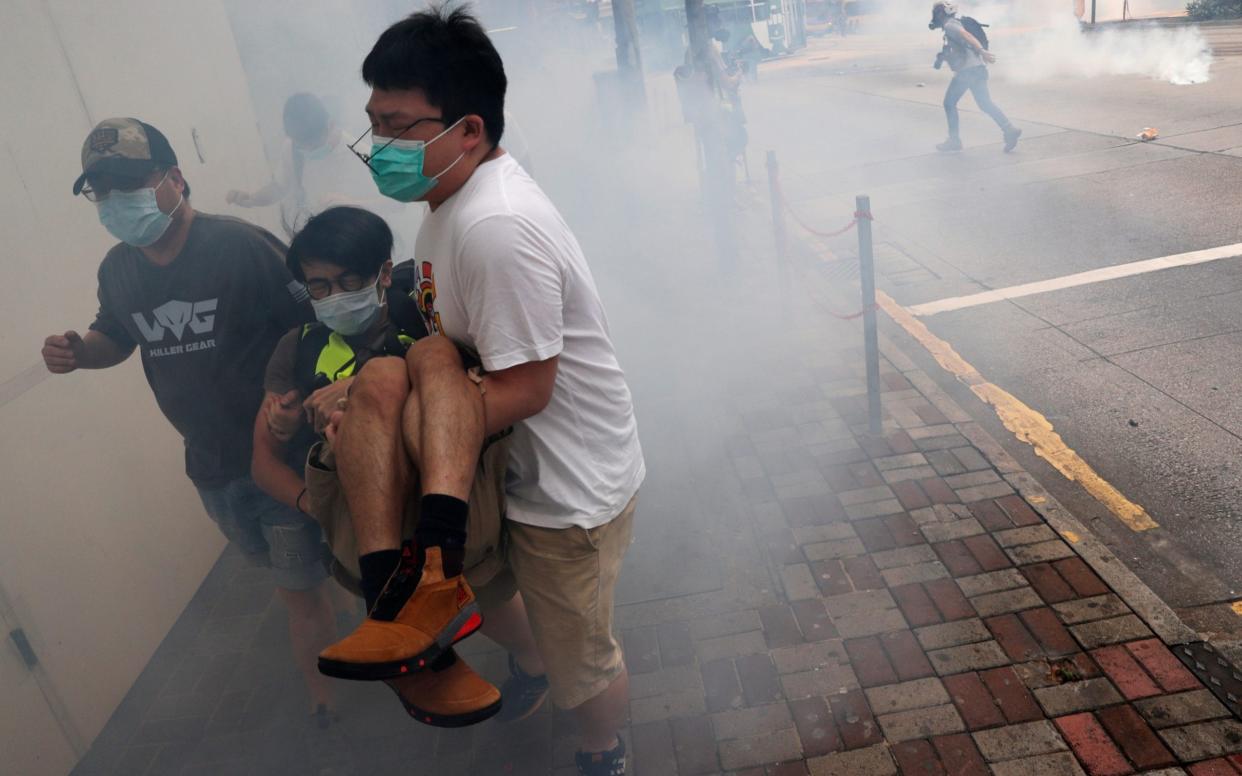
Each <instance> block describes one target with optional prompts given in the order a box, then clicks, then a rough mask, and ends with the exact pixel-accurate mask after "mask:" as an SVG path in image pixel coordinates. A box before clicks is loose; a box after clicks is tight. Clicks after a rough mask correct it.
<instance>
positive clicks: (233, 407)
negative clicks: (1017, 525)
mask: <svg viewBox="0 0 1242 776" xmlns="http://www.w3.org/2000/svg"><path fill="white" fill-rule="evenodd" d="M284 255H285V246H284V244H283V243H281V242H280V240H278V239H276V238H275V237H274V236H272V235H271V234H270V233H269V232H267V231H265V230H263V229H260V228H259V227H257V226H255V225H253V224H249V223H246V222H245V221H241V220H239V219H236V218H229V217H226V216H214V215H208V214H205V213H196V214H195V216H194V222H193V223H192V224H191V225H190V233H189V237H188V238H187V240H186V243H185V247H184V248H183V249H182V250H181V253H180V254H179V255H178V256H177V258H176V259H175V260H174V261H173V262H172V263H171V264H169V265H168V266H166V267H160V266H156V265H155V264H152V263H151V262H150V261H149V260H148V259H147V258H146V257H145V256H144V255H143V254H142V252H141V251H140V250H139V249H137V248H134V247H132V246H129V245H126V244H124V243H121V244H119V245H117V246H115V247H114V248H112V250H110V251H108V255H107V256H106V257H105V258H104V260H103V263H102V264H100V266H99V314H98V316H96V318H95V322H94V323H92V324H91V328H92V329H94V330H95V331H98V332H100V333H102V334H105V335H107V336H108V337H109V338H110V339H112V340H114V341H115V342H116V343H117V344H118V345H120V346H122V347H125V348H130V347H134V346H138V347H139V348H140V349H141V352H142V368H143V371H145V372H146V375H147V382H148V383H149V384H150V385H151V390H152V391H153V392H154V393H155V399H156V401H157V402H158V403H159V407H160V410H162V411H163V413H164V416H165V417H166V418H168V420H169V422H171V423H172V424H173V427H175V428H176V429H177V431H179V432H180V433H181V436H182V437H184V439H185V447H186V451H185V470H186V474H188V475H189V476H190V479H191V480H193V481H194V483H195V484H196V485H198V486H200V487H218V486H220V485H222V484H224V483H226V482H228V481H230V480H233V479H237V478H239V477H245V476H248V475H249V473H250V456H251V450H252V447H253V440H252V432H253V429H254V418H255V414H256V413H257V412H258V410H259V404H260V403H261V402H262V399H263V371H264V368H265V367H266V366H267V361H268V357H269V356H270V355H271V353H272V349H273V348H274V347H275V345H276V341H277V340H278V339H280V336H281V335H282V334H283V333H284V332H286V331H288V330H289V328H290V327H293V326H298V325H300V324H302V323H306V322H310V321H313V320H314V314H313V312H312V311H311V307H310V304H309V302H308V301H307V298H306V292H305V290H304V289H303V288H302V286H301V285H300V284H298V283H296V282H295V281H294V280H293V279H292V278H291V277H290V276H289V272H288V270H287V269H285V263H284Z"/></svg>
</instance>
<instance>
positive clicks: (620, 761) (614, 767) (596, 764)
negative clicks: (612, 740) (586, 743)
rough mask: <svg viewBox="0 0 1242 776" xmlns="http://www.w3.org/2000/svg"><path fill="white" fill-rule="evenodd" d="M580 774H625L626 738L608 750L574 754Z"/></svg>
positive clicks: (623, 775)
mask: <svg viewBox="0 0 1242 776" xmlns="http://www.w3.org/2000/svg"><path fill="white" fill-rule="evenodd" d="M574 762H575V763H577V765H578V774H579V776H625V739H623V738H621V736H617V745H616V746H614V747H613V748H612V749H609V750H608V751H607V752H578V753H577V754H575V755H574Z"/></svg>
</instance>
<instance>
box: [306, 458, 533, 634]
mask: <svg viewBox="0 0 1242 776" xmlns="http://www.w3.org/2000/svg"><path fill="white" fill-rule="evenodd" d="M331 461H332V456H331V450H330V448H329V447H328V443H327V442H319V443H317V444H316V445H315V446H314V447H312V448H311V451H310V455H309V456H308V457H307V459H306V492H307V495H308V496H309V497H310V514H311V516H312V517H313V518H315V520H316V522H318V523H319V525H320V526H321V527H322V528H323V534H324V539H325V541H327V543H328V547H330V548H331V550H332V559H333V562H332V575H333V576H334V577H335V578H336V580H337V582H339V583H340V584H341V585H342V586H343V587H344V588H346V589H347V590H349V591H351V592H353V593H354V594H355V595H359V596H360V595H362V587H361V584H360V578H361V574H360V572H359V571H358V542H357V540H356V539H355V538H354V525H353V518H352V517H351V516H350V512H349V504H348V502H346V500H345V492H344V490H342V488H341V481H340V479H339V478H338V477H337V473H336V468H335V466H333V465H332V462H331ZM508 465H509V437H507V436H506V437H502V438H500V439H495V440H492V441H491V442H490V444H488V445H487V447H486V448H484V450H483V454H482V455H481V456H480V458H479V468H478V469H477V470H476V471H475V475H474V485H473V486H472V487H471V489H470V511H469V514H468V516H467V518H466V557H465V572H464V573H465V577H466V581H467V582H469V583H470V587H471V588H472V589H473V590H474V593H475V596H476V597H477V598H478V601H479V606H480V607H481V608H483V609H484V610H486V609H489V608H492V607H495V606H499V605H501V604H503V603H505V602H507V601H508V600H509V599H511V598H513V595H514V593H516V592H517V582H516V580H515V579H514V577H513V574H512V572H510V571H509V569H508V567H507V566H506V565H505V561H504V557H505V552H504V547H503V543H504V537H503V535H502V531H501V519H502V517H503V516H504V511H505V470H506V469H507V468H508ZM412 484H413V486H414V487H415V488H417V486H418V483H417V482H414V483H412ZM416 525H418V500H417V499H411V500H410V503H408V504H407V505H406V511H405V515H404V517H403V519H402V523H401V537H402V538H403V539H412V538H413V537H414V527H415V526H416Z"/></svg>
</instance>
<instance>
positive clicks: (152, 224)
mask: <svg viewBox="0 0 1242 776" xmlns="http://www.w3.org/2000/svg"><path fill="white" fill-rule="evenodd" d="M166 180H168V173H164V177H163V178H161V179H160V182H159V183H157V184H155V185H154V186H152V187H150V188H144V189H135V190H134V191H113V192H111V193H109V194H108V197H107V199H105V200H103V201H102V202H96V203H95V207H96V208H97V209H98V210H99V222H100V223H101V224H103V225H104V228H105V229H107V230H108V232H109V233H110V234H111V235H112V236H113V237H115V238H116V239H118V240H120V241H121V242H123V243H127V244H129V245H133V246H134V247H136V248H146V247H147V246H149V245H154V244H155V243H156V242H157V241H158V240H159V239H160V238H161V237H163V236H164V232H167V231H168V227H169V225H171V224H172V216H173V213H176V212H177V209H178V208H180V207H181V203H182V202H185V197H184V196H182V197H181V199H180V200H178V201H177V207H174V208H173V209H172V212H171V213H165V212H164V211H162V210H160V206H159V203H158V202H156V200H155V190H156V189H158V188H159V187H160V186H163V185H164V181H166Z"/></svg>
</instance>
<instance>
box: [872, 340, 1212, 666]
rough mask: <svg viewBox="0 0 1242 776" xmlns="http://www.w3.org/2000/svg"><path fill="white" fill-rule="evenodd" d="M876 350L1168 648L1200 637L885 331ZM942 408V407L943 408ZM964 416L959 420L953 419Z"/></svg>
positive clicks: (1197, 639) (1198, 639) (1199, 639)
mask: <svg viewBox="0 0 1242 776" xmlns="http://www.w3.org/2000/svg"><path fill="white" fill-rule="evenodd" d="M880 352H881V353H882V354H883V355H884V357H885V358H887V359H888V360H889V361H890V362H891V363H892V364H893V366H894V368H896V369H897V370H898V371H900V372H901V373H902V374H903V375H905V377H906V379H907V380H909V381H910V383H911V384H912V385H914V387H915V388H917V389H918V391H919V392H920V393H922V394H923V395H924V396H925V397H926V398H927V400H928V401H930V402H931V403H932V404H933V405H935V407H936V409H938V410H940V411H941V412H942V413H944V415H945V416H946V417H947V418H949V420H950V421H951V422H952V423H953V425H954V426H955V427H956V428H957V429H958V431H959V432H960V433H961V434H962V436H964V437H966V438H967V439H969V440H970V441H971V443H972V444H973V445H974V446H975V447H977V448H979V451H980V452H982V453H983V456H984V457H985V458H987V459H988V461H989V462H990V463H991V464H992V465H993V466H995V467H996V469H997V471H999V472H1000V473H1001V475H1002V476H1003V477H1004V478H1005V480H1006V481H1008V482H1009V484H1010V485H1012V486H1013V487H1014V489H1015V490H1017V491H1018V494H1019V495H1021V496H1022V498H1023V499H1025V500H1026V502H1027V503H1028V504H1030V505H1031V508H1032V509H1034V510H1035V511H1036V512H1038V513H1039V514H1040V515H1041V516H1042V517H1043V518H1044V519H1045V520H1047V521H1048V524H1049V525H1050V526H1052V528H1053V530H1055V531H1056V532H1057V533H1058V534H1060V535H1061V537H1062V538H1063V539H1065V541H1066V542H1068V543H1069V545H1070V547H1071V548H1072V549H1073V550H1074V552H1076V553H1077V554H1078V556H1079V557H1080V558H1082V559H1083V561H1085V562H1086V564H1087V565H1088V566H1090V567H1091V569H1092V570H1093V571H1094V572H1095V573H1096V574H1099V575H1100V578H1101V579H1103V580H1104V581H1105V582H1106V583H1107V584H1108V586H1109V587H1111V588H1113V590H1114V591H1116V593H1117V595H1118V597H1120V598H1121V599H1122V600H1123V601H1125V603H1126V604H1127V605H1128V606H1129V607H1130V608H1131V609H1133V610H1134V613H1135V614H1137V615H1138V616H1139V617H1140V618H1141V619H1142V620H1143V621H1144V622H1146V623H1147V625H1148V627H1150V628H1151V629H1152V631H1153V632H1154V633H1155V634H1156V635H1157V636H1159V637H1160V639H1161V641H1163V642H1164V643H1165V644H1166V645H1168V646H1171V647H1172V646H1177V645H1181V644H1189V643H1191V642H1194V641H1201V640H1202V639H1201V638H1200V636H1199V634H1198V633H1197V632H1196V631H1195V630H1194V629H1193V628H1191V627H1190V626H1188V625H1186V623H1185V622H1183V621H1182V619H1181V618H1180V617H1179V616H1178V615H1177V613H1176V612H1174V611H1173V609H1172V608H1171V607H1170V606H1169V605H1168V604H1167V603H1165V602H1164V600H1163V599H1161V598H1160V597H1159V596H1158V595H1156V593H1155V591H1153V590H1152V589H1151V588H1150V587H1148V586H1147V585H1146V583H1144V582H1143V581H1142V580H1141V579H1139V578H1138V576H1137V575H1136V574H1135V573H1134V572H1132V571H1130V569H1129V568H1128V567H1126V565H1125V564H1124V563H1122V562H1121V560H1120V559H1119V558H1118V557H1117V556H1116V555H1114V554H1113V551H1112V550H1110V549H1109V548H1108V546H1107V545H1105V544H1104V542H1103V541H1101V540H1100V539H1098V538H1096V536H1095V535H1094V534H1093V533H1091V529H1089V528H1087V527H1086V526H1085V525H1083V523H1082V522H1081V521H1080V520H1079V519H1078V518H1076V517H1074V514H1073V513H1072V512H1070V511H1069V510H1068V509H1066V508H1065V506H1064V505H1062V504H1061V502H1060V501H1058V500H1057V499H1056V497H1055V496H1053V495H1052V494H1051V493H1050V492H1049V491H1048V489H1047V488H1045V487H1044V486H1043V485H1041V484H1040V483H1039V481H1038V480H1037V479H1035V476H1034V475H1032V474H1031V473H1030V472H1028V471H1026V469H1024V468H1022V466H1021V465H1020V464H1019V463H1018V462H1017V461H1016V460H1015V459H1014V458H1013V457H1012V456H1011V455H1009V453H1008V452H1006V451H1005V449H1004V447H1002V446H1001V444H1000V442H998V441H997V440H996V439H995V438H994V437H993V436H992V435H991V434H990V433H988V432H987V431H986V430H985V429H984V428H983V427H982V426H980V425H979V424H978V423H976V422H975V421H974V420H973V419H972V418H971V417H970V415H969V414H968V413H967V412H966V411H965V410H964V409H962V408H961V406H960V405H958V403H957V402H956V401H954V400H953V399H952V398H951V397H950V396H949V395H948V394H947V393H945V392H944V391H943V390H941V388H940V386H939V385H937V384H936V383H935V381H934V380H933V379H932V378H931V376H930V375H928V374H927V373H926V372H924V371H923V370H922V369H921V368H920V367H919V366H917V365H916V364H915V363H914V362H913V360H911V359H910V357H909V356H907V355H906V354H905V352H904V351H902V350H901V348H900V347H899V346H898V345H897V344H896V343H895V342H893V341H892V340H891V339H890V338H889V337H888V336H887V335H886V334H885V335H882V336H881V338H880ZM946 410H948V411H946ZM960 418H965V420H959V419H960Z"/></svg>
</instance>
